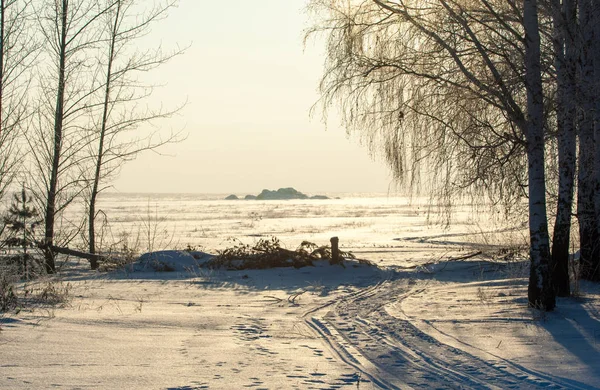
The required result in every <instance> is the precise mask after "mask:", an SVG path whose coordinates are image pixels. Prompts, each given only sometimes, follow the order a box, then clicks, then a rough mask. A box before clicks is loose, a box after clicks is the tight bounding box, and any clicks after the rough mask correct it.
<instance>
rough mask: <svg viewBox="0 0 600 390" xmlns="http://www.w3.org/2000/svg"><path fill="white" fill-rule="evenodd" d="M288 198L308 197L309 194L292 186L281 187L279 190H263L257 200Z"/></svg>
mask: <svg viewBox="0 0 600 390" xmlns="http://www.w3.org/2000/svg"><path fill="white" fill-rule="evenodd" d="M286 199H308V196H307V195H305V194H303V193H302V192H299V191H297V190H295V189H294V188H292V187H288V188H280V189H278V190H277V191H270V190H262V192H261V193H260V194H258V196H257V197H256V200H286Z"/></svg>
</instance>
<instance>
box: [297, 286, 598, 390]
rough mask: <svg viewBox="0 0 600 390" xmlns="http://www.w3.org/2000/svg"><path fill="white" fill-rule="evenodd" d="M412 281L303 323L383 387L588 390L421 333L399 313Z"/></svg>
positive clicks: (333, 306) (334, 305)
mask: <svg viewBox="0 0 600 390" xmlns="http://www.w3.org/2000/svg"><path fill="white" fill-rule="evenodd" d="M413 283H414V282H413V281H408V282H407V280H387V281H385V282H382V283H380V284H378V285H375V286H372V287H370V288H366V289H364V290H362V291H360V292H358V293H355V294H353V295H350V296H347V297H344V298H341V299H338V300H337V301H334V302H329V303H328V304H326V305H324V306H321V307H319V308H316V309H313V310H311V311H309V312H307V313H306V314H305V321H306V323H307V324H308V326H310V327H311V328H312V329H313V331H314V332H315V333H317V334H318V335H319V336H320V337H321V338H322V339H323V340H324V342H325V343H326V344H327V345H328V346H329V347H330V348H331V349H332V350H333V351H334V352H335V353H336V354H337V355H338V356H339V358H340V359H342V360H343V361H344V362H345V363H347V364H349V365H351V366H353V367H354V368H355V369H357V370H358V371H360V372H361V373H362V376H363V377H366V378H369V380H370V381H372V382H373V383H374V384H376V385H377V386H379V387H381V388H383V389H395V388H402V389H406V388H414V389H431V388H438V389H469V388H476V389H486V388H489V389H523V388H526V389H562V388H568V389H590V388H592V387H588V386H585V385H578V384H577V383H574V382H572V381H568V380H566V381H565V380H562V379H560V378H556V377H553V376H550V375H546V374H544V373H540V372H535V371H533V370H530V369H526V368H525V367H522V366H519V365H517V364H513V363H511V362H509V361H506V360H503V359H501V358H495V357H494V356H493V355H491V354H488V355H487V356H485V355H486V354H485V353H482V354H477V355H480V356H476V354H474V353H471V352H470V351H469V352H467V351H466V350H465V349H462V348H461V349H459V348H457V347H456V346H452V345H448V344H445V343H443V342H441V341H440V340H438V339H437V338H434V337H432V336H431V335H430V334H429V333H432V332H428V333H425V332H423V331H422V330H421V329H420V328H419V327H417V326H415V324H414V323H413V322H412V321H411V320H410V319H409V318H408V317H407V316H406V315H404V313H403V312H402V309H401V303H402V301H403V300H404V299H405V298H407V297H409V296H411V295H414V294H417V293H419V292H422V291H423V289H422V288H421V287H420V286H411V284H413ZM415 287H416V288H415ZM392 313H393V314H392ZM481 355H484V356H481Z"/></svg>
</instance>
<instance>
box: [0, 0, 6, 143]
mask: <svg viewBox="0 0 600 390" xmlns="http://www.w3.org/2000/svg"><path fill="white" fill-rule="evenodd" d="M4 1H5V0H0V136H1V135H2V131H3V128H2V117H3V115H2V107H3V105H2V103H3V100H4V90H3V86H4V44H5V42H4V11H5V8H4Z"/></svg>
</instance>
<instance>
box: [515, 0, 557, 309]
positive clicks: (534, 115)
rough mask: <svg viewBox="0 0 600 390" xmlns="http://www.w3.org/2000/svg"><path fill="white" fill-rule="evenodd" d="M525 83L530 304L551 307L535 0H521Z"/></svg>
mask: <svg viewBox="0 0 600 390" xmlns="http://www.w3.org/2000/svg"><path fill="white" fill-rule="evenodd" d="M523 27H524V30H525V82H526V89H527V123H526V131H525V136H526V138H527V160H528V174H529V238H530V245H531V248H530V256H531V268H530V275H529V288H528V300H529V305H530V306H532V307H537V308H540V309H542V310H552V309H554V306H555V297H554V293H553V291H552V284H551V280H550V270H549V262H550V240H549V237H548V220H547V215H546V177H545V171H544V169H545V164H544V110H543V108H544V101H543V91H542V76H541V64H540V32H539V24H538V8H537V1H536V0H524V2H523Z"/></svg>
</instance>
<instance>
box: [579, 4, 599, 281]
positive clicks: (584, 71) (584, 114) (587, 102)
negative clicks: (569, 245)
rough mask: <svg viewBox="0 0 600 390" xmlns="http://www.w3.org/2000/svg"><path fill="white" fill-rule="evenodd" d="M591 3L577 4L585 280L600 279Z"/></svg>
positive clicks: (582, 265)
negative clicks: (599, 268)
mask: <svg viewBox="0 0 600 390" xmlns="http://www.w3.org/2000/svg"><path fill="white" fill-rule="evenodd" d="M591 7H592V3H591V0H579V26H580V36H579V42H580V47H579V55H580V59H579V60H580V63H581V66H580V73H579V75H578V83H579V88H578V94H579V96H578V99H577V101H578V103H579V106H580V112H579V124H578V125H579V174H578V177H577V187H578V189H577V218H578V219H579V244H580V277H581V278H583V279H588V280H598V279H600V273H599V270H598V256H599V251H598V249H599V248H598V238H599V233H598V229H597V222H596V199H595V198H596V197H595V190H596V186H597V183H596V181H597V180H596V175H595V173H594V171H595V162H594V161H595V157H596V145H595V143H596V142H595V136H594V115H593V110H594V103H593V82H594V66H593V57H592V52H591V49H592V41H593V28H592V25H591V24H590V22H591V12H592V9H591Z"/></svg>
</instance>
